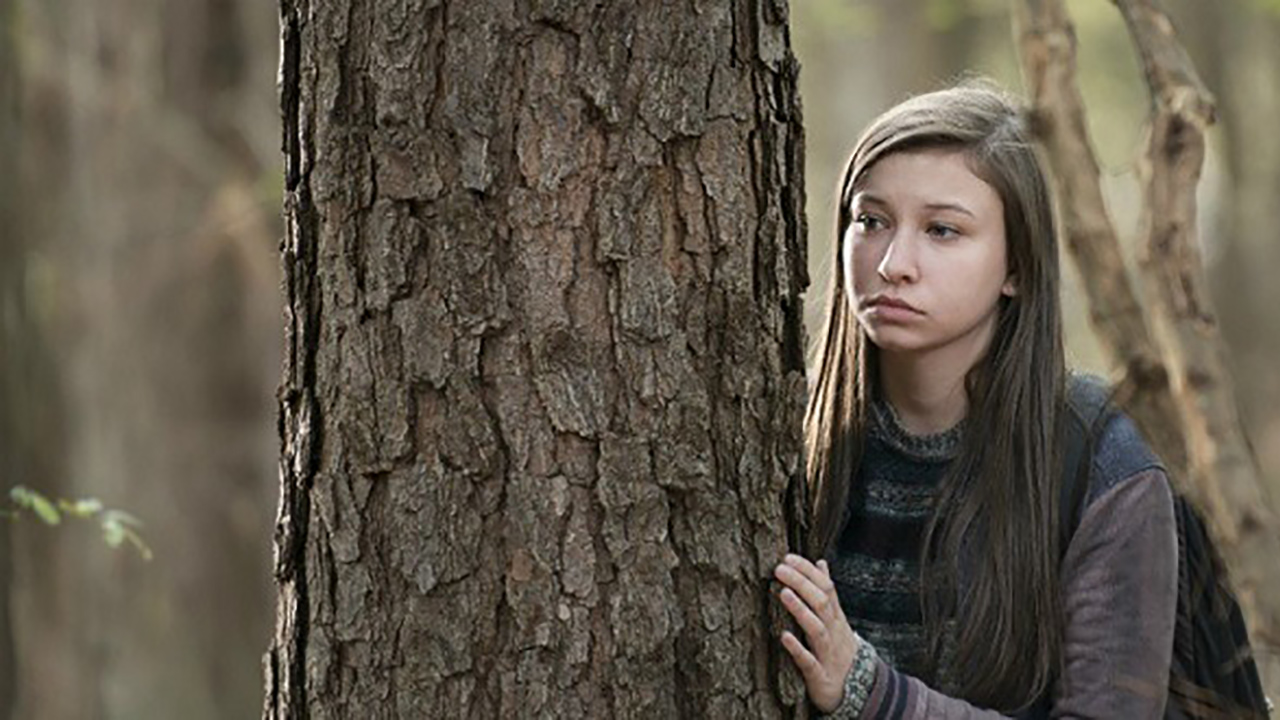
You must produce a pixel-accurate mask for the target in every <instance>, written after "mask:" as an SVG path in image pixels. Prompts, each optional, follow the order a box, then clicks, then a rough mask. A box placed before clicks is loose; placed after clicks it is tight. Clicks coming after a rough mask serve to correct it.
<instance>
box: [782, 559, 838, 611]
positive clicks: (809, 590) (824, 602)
mask: <svg viewBox="0 0 1280 720" xmlns="http://www.w3.org/2000/svg"><path fill="white" fill-rule="evenodd" d="M805 562H808V561H807V560H806V561H805ZM774 577H776V578H778V580H779V581H780V582H781V583H782V584H784V585H786V586H787V587H789V588H791V589H792V590H794V591H795V592H796V594H797V595H799V596H800V597H801V599H803V600H804V602H805V604H807V605H808V606H809V607H811V608H813V610H814V611H815V612H817V613H818V614H819V615H821V616H822V617H831V613H832V610H833V607H832V606H833V605H835V606H839V604H840V603H839V600H838V599H837V598H836V595H835V593H834V592H824V591H823V589H822V588H820V587H819V586H818V585H817V584H815V583H814V582H813V581H812V580H810V579H809V577H808V576H807V575H805V574H804V573H802V572H800V571H799V570H797V569H796V568H795V567H794V566H792V565H790V564H788V563H784V564H782V565H779V566H778V567H777V569H776V570H774Z"/></svg>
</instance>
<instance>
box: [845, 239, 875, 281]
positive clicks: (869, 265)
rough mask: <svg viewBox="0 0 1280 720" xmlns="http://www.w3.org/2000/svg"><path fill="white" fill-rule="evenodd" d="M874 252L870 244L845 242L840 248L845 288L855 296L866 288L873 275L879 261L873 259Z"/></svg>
mask: <svg viewBox="0 0 1280 720" xmlns="http://www.w3.org/2000/svg"><path fill="white" fill-rule="evenodd" d="M874 255H875V251H874V248H873V247H872V246H871V244H870V243H865V242H863V243H855V242H852V241H848V242H845V243H844V245H843V246H842V247H841V258H840V260H841V262H842V263H843V265H844V283H845V287H847V288H849V290H850V291H851V292H852V293H854V294H856V293H858V292H860V291H861V290H862V289H865V288H866V287H867V283H868V282H870V279H871V276H873V275H875V269H876V265H877V264H878V263H879V260H878V259H877V258H876V257H874Z"/></svg>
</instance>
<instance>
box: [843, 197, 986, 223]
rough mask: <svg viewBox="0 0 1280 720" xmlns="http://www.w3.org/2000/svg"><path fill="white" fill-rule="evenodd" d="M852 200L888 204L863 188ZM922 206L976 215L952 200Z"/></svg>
mask: <svg viewBox="0 0 1280 720" xmlns="http://www.w3.org/2000/svg"><path fill="white" fill-rule="evenodd" d="M854 202H855V203H856V204H859V205H861V204H865V203H873V204H875V205H884V206H886V207H887V206H889V203H888V202H886V201H885V200H883V199H882V198H879V197H876V196H875V195H872V194H871V193H869V192H867V191H865V190H864V191H862V192H860V193H858V194H856V195H854ZM924 207H925V209H926V210H934V211H937V210H951V211H953V212H958V213H961V214H964V215H968V216H969V217H972V218H976V217H977V215H974V214H973V211H972V210H970V209H969V208H967V207H965V206H963V205H961V204H960V203H954V202H935V203H926V204H925V206H924Z"/></svg>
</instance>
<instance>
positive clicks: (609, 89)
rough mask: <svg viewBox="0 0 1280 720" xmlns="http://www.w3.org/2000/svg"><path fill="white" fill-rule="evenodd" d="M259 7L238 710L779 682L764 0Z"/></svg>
mask: <svg viewBox="0 0 1280 720" xmlns="http://www.w3.org/2000/svg"><path fill="white" fill-rule="evenodd" d="M282 33H283V45H282V47H283V54H282V69H281V95H282V98H281V99H282V105H283V114H284V119H285V123H284V124H285V139H284V142H285V149H286V179H285V183H286V191H287V195H286V200H285V216H286V239H285V244H284V267H285V287H286V292H287V295H288V308H287V313H286V357H285V367H284V381H283V386H282V388H281V412H280V432H281V436H282V444H283V450H282V452H283V454H282V459H281V476H282V487H281V492H282V495H281V505H280V514H279V518H278V525H277V529H276V567H275V572H276V577H277V580H278V584H279V597H278V608H277V613H278V614H277V631H276V636H275V639H274V642H273V644H272V646H271V649H270V651H269V652H268V654H267V656H266V658H265V665H266V675H267V677H266V681H267V696H266V703H265V705H266V706H265V711H264V715H265V717H268V718H301V717H320V718H327V717H348V716H359V717H533V716H537V717H566V718H569V717H577V718H585V717H675V716H679V717H752V718H756V717H763V718H767V717H782V716H790V715H793V714H795V713H801V714H803V712H804V710H803V709H802V708H801V707H800V706H801V704H802V699H801V698H802V694H803V693H802V689H801V687H800V686H799V685H798V683H797V678H796V676H795V675H794V672H793V671H792V670H791V668H790V663H789V662H788V661H786V659H785V656H784V655H783V654H782V652H781V650H780V648H779V646H778V644H777V639H776V635H777V631H778V629H779V628H780V623H781V622H782V619H781V616H780V615H781V614H780V608H778V607H777V603H776V601H774V600H773V599H772V598H771V594H770V592H769V587H768V580H767V578H768V577H769V576H770V570H771V567H772V566H773V564H774V563H775V562H776V561H777V560H778V559H779V557H780V556H781V554H782V553H783V552H784V551H785V550H786V549H787V547H788V543H789V538H788V532H789V531H790V532H795V531H796V530H797V529H798V527H799V526H798V523H797V520H798V518H799V517H800V508H801V506H802V505H803V503H804V502H805V500H804V498H803V494H802V492H800V490H799V489H800V488H801V487H802V481H801V478H800V452H801V451H800V448H801V443H800V438H799V434H800V433H799V429H800V416H801V413H802V410H803V398H804V392H805V386H804V375H803V358H802V330H801V324H800V312H801V308H800V293H801V291H802V289H803V287H804V286H805V284H806V278H805V273H804V245H803V243H804V237H805V232H804V227H803V222H804V221H803V212H802V209H803V191H802V180H801V172H802V170H801V163H802V160H801V158H802V133H801V126H800V114H799V102H798V99H797V94H796V89H795V88H796V74H797V66H796V63H795V61H794V60H793V58H792V55H791V53H790V50H789V40H788V31H787V5H786V2H785V0H732V1H731V0H706V1H695V2H663V3H631V2H622V1H621V0H613V1H610V2H600V3H580V2H573V1H570V0H529V1H527V2H514V0H469V1H468V2H444V1H441V0H420V1H419V2H399V1H396V0H376V1H375V0H345V1H340V2H325V3H311V2H309V0H283V2H282ZM790 541H791V542H796V541H798V538H794V537H792V538H790Z"/></svg>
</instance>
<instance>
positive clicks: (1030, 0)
mask: <svg viewBox="0 0 1280 720" xmlns="http://www.w3.org/2000/svg"><path fill="white" fill-rule="evenodd" d="M1014 10H1015V12H1014V16H1015V23H1016V27H1017V34H1018V38H1019V43H1018V45H1019V49H1020V52H1021V56H1022V66H1023V73H1024V75H1025V76H1026V81H1027V86H1028V87H1029V88H1030V90H1031V96H1032V107H1031V109H1030V121H1031V126H1032V130H1033V132H1034V133H1035V135H1036V137H1037V138H1038V139H1039V140H1040V142H1041V144H1042V146H1043V148H1044V150H1045V154H1046V157H1047V159H1048V162H1049V165H1050V168H1051V170H1052V173H1053V176H1054V179H1055V181H1056V183H1057V187H1056V190H1057V194H1058V205H1059V210H1060V212H1061V217H1062V226H1063V231H1064V233H1065V235H1066V240H1067V248H1068V250H1069V252H1070V254H1071V257H1072V259H1073V260H1074V261H1075V263H1076V266H1077V268H1079V270H1080V276H1081V278H1082V280H1083V281H1084V287H1085V292H1086V294H1087V295H1088V298H1089V307H1090V313H1089V315H1090V320H1091V321H1092V323H1093V327H1094V330H1095V331H1096V332H1097V334H1098V336H1099V338H1100V339H1101V341H1102V344H1103V346H1104V347H1105V348H1106V349H1107V351H1108V353H1109V354H1110V356H1111V360H1112V363H1113V365H1115V366H1118V367H1121V368H1123V369H1124V379H1123V381H1122V382H1121V385H1120V401H1121V403H1122V404H1123V405H1124V406H1125V407H1126V408H1127V409H1128V410H1129V412H1130V414H1131V415H1132V416H1133V417H1134V419H1135V420H1136V421H1137V422H1138V424H1139V425H1140V426H1141V427H1142V429H1143V431H1144V432H1145V433H1146V435H1147V437H1148V439H1149V440H1150V442H1151V444H1152V446H1153V447H1154V448H1155V450H1156V452H1158V453H1159V454H1160V456H1161V457H1162V458H1164V460H1165V462H1166V463H1167V464H1168V465H1169V467H1170V468H1171V469H1172V470H1174V474H1175V476H1182V475H1183V474H1184V473H1183V472H1182V471H1183V470H1184V469H1185V468H1186V462H1187V460H1186V457H1187V455H1186V446H1185V444H1184V441H1183V434H1182V429H1181V427H1180V426H1179V421H1178V418H1179V415H1178V412H1177V410H1176V408H1175V404H1174V399H1173V394H1172V392H1171V390H1170V387H1169V377H1168V373H1167V371H1166V368H1165V364H1164V361H1163V359H1162V358H1161V355H1160V351H1159V348H1158V347H1157V345H1156V343H1155V340H1154V339H1153V335H1152V332H1151V330H1150V329H1149V327H1148V325H1147V321H1146V318H1145V315H1144V314H1143V311H1142V306H1141V304H1140V303H1139V301H1138V296H1137V293H1136V292H1135V291H1134V289H1133V285H1132V283H1131V282H1130V280H1129V275H1128V273H1127V271H1126V270H1125V265H1124V258H1123V256H1122V255H1121V252H1120V243H1119V240H1118V239H1117V236H1116V231H1115V227H1114V225H1113V224H1112V222H1111V218H1110V216H1109V215H1108V213H1107V208H1106V203H1105V202H1104V201H1103V197H1102V188H1101V184H1100V181H1099V176H1100V173H1099V170H1098V161H1097V158H1096V156H1095V154H1094V151H1093V146H1092V144H1091V143H1090V141H1089V136H1088V131H1087V129H1086V126H1085V112H1084V101H1083V100H1082V99H1081V96H1080V90H1079V88H1078V86H1077V84H1076V36H1075V28H1074V27H1073V26H1072V24H1071V20H1070V18H1069V17H1068V16H1067V12H1066V8H1065V7H1064V6H1063V3H1062V0H1018V1H1016V2H1014Z"/></svg>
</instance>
